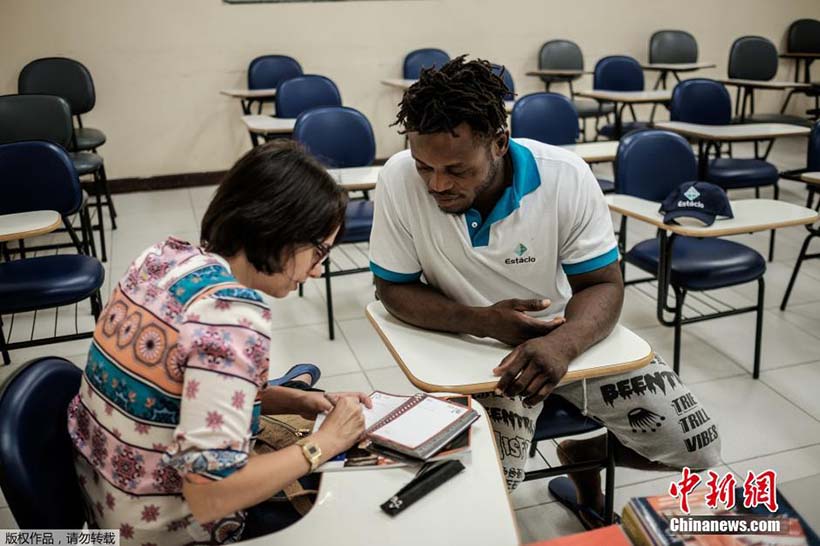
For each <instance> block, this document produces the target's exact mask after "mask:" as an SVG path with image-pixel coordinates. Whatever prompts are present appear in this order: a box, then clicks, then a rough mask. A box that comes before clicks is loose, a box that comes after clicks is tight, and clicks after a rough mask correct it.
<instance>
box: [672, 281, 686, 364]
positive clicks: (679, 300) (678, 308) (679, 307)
mask: <svg viewBox="0 0 820 546" xmlns="http://www.w3.org/2000/svg"><path fill="white" fill-rule="evenodd" d="M672 290H674V291H675V320H674V327H675V349H674V360H673V361H672V362H673V364H672V369H673V370H675V373H676V374H678V375H680V343H681V339H680V338H681V327H682V321H683V300H684V298H685V297H686V291H685V290H681V289H680V288H678V287H676V286H674V285H673V286H672Z"/></svg>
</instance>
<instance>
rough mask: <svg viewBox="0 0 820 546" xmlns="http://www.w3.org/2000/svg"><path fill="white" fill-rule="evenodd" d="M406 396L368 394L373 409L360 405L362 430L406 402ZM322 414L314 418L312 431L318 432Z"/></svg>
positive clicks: (323, 418) (322, 418)
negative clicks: (362, 419)
mask: <svg viewBox="0 0 820 546" xmlns="http://www.w3.org/2000/svg"><path fill="white" fill-rule="evenodd" d="M407 399H408V397H407V396H397V395H395V394H387V393H386V392H381V391H374V392H372V393H371V394H370V400H371V401H372V402H373V407H372V408H370V409H368V408H366V407H364V405H362V412H363V413H364V428H365V429H369V428H370V427H372V426H373V425H374V424H376V423H377V422H378V421H379V420H381V419H382V418H383V417H384V416H385V415H387V414H388V413H390V412H391V411H393V410H394V409H396V408H397V407H399V406H401V405H402V404H403V403H405V402H406V401H407ZM325 417H327V415H325V414H324V413H320V414H319V415H317V416H316V424H315V425H314V426H313V430H319V427H320V426H322V423H323V422H324V420H325Z"/></svg>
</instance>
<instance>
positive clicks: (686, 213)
mask: <svg viewBox="0 0 820 546" xmlns="http://www.w3.org/2000/svg"><path fill="white" fill-rule="evenodd" d="M660 212H662V213H664V216H663V223H664V224H670V223H675V224H680V223H681V222H680V221H679V219H684V218H686V219H694V220H696V221H698V222H699V223H701V224H703V225H704V226H711V225H712V224H713V223H714V222H715V219H717V218H718V217H720V218H734V215H733V214H732V206H731V205H730V204H729V197H728V196H727V195H726V191H724V189H723V188H721V187H720V186H716V185H714V184H710V183H709V182H684V183H683V184H681V185H680V186H678V188H677V189H675V190H674V191H673V192H672V193H670V194H669V195H667V196H666V199H664V200H663V203H661V208H660Z"/></svg>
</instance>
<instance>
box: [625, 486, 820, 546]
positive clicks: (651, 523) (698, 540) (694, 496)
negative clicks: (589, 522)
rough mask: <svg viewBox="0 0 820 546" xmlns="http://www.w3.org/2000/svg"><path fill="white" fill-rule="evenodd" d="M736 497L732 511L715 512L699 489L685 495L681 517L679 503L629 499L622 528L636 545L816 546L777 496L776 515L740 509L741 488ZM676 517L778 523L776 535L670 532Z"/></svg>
mask: <svg viewBox="0 0 820 546" xmlns="http://www.w3.org/2000/svg"><path fill="white" fill-rule="evenodd" d="M736 498H737V502H736V505H735V507H734V508H733V509H732V510H726V509H723V510H720V509H718V510H716V509H713V508H710V507H709V506H707V505H706V490H705V488H700V489H698V490H696V491H695V492H693V493H690V494H689V497H688V499H689V514H684V513H683V511H682V510H681V509H680V501H679V500H678V499H676V498H673V497H671V496H657V497H639V498H633V499H632V500H630V501H629V502H628V503H627V505H626V506H625V507H624V509H623V512H622V515H621V520H622V525H623V528H624V531H625V532H626V534H627V536H629V538H630V540H632V542H633V543H634V544H635V545H636V546H684V545H685V546H741V545H743V546H752V545H754V546H820V539H818V536H817V534H816V533H815V532H814V531H813V530H812V529H811V527H809V526H808V525H807V524H806V522H805V520H804V519H803V518H802V517H801V516H800V514H798V513H797V511H796V510H794V508H792V506H791V505H790V504H789V502H788V501H787V500H786V499H785V498H784V497H783V496H782V495H780V494H779V493H778V494H777V504H778V510H777V512H776V513H771V512H769V511H768V509H766V508H765V507H763V506H760V507H758V508H755V509H752V510H748V509H745V508H743V489H742V488H738V489H737V490H736ZM719 506H720V505H719ZM679 516H684V517H685V518H687V519H688V516H694V519H696V518H697V517H699V516H725V517H726V518H727V519H729V521H730V522H740V521H741V519H743V517H744V516H747V517H761V516H762V517H765V518H767V519H770V520H774V519H778V520H780V523H779V524H778V525H779V527H780V532H778V533H776V534H775V533H772V534H742V533H741V534H731V535H719V534H696V533H694V532H687V531H690V530H691V529H684V532H681V531H678V532H674V531H673V530H672V528H671V527H672V526H671V525H670V518H673V517H679ZM689 521H691V520H689ZM687 523H688V522H687ZM747 525H748V523H747Z"/></svg>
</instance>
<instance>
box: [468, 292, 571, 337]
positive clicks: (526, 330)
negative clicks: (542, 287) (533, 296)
mask: <svg viewBox="0 0 820 546" xmlns="http://www.w3.org/2000/svg"><path fill="white" fill-rule="evenodd" d="M550 303H551V302H550V300H519V299H511V300H502V301H499V302H498V303H496V304H493V305H491V306H489V307H485V308H484V309H482V316H483V317H484V323H485V327H484V330H486V331H485V333H484V335H485V337H491V338H493V339H497V340H498V341H501V342H502V343H506V344H508V345H513V346H516V345H520V344H521V343H524V342H525V341H527V340H530V339H533V338H539V337H542V336H545V335H547V334H549V333H550V332H552V331H553V330H554V329H555V328H557V327H558V326H560V325H562V324H563V323H564V322H565V319H564V318H563V317H557V318H554V319H552V320H551V321H549V322H545V321H543V320H539V319H537V318H533V317H531V316H529V315H527V314H526V313H525V311H531V312H537V311H543V310H544V309H546V308H547V307H549V306H550Z"/></svg>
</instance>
